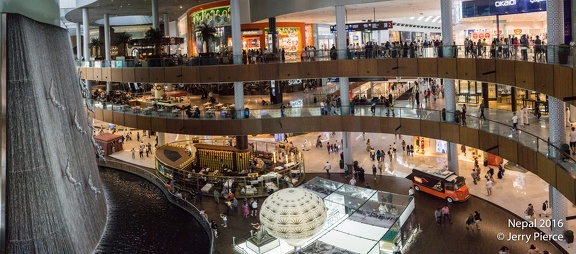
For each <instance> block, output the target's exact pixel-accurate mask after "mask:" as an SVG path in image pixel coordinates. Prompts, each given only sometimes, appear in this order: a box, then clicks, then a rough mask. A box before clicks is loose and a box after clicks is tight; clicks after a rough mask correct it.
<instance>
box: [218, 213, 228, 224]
mask: <svg viewBox="0 0 576 254" xmlns="http://www.w3.org/2000/svg"><path fill="white" fill-rule="evenodd" d="M220 218H222V227H228V216H227V215H226V214H223V213H221V214H220Z"/></svg>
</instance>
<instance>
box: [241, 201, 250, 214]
mask: <svg viewBox="0 0 576 254" xmlns="http://www.w3.org/2000/svg"><path fill="white" fill-rule="evenodd" d="M248 214H250V209H249V208H248V201H246V198H244V201H242V215H244V218H248Z"/></svg>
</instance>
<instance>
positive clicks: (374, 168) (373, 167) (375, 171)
mask: <svg viewBox="0 0 576 254" xmlns="http://www.w3.org/2000/svg"><path fill="white" fill-rule="evenodd" d="M376 173H377V170H376V164H372V175H374V180H376Z"/></svg>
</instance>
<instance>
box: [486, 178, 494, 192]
mask: <svg viewBox="0 0 576 254" xmlns="http://www.w3.org/2000/svg"><path fill="white" fill-rule="evenodd" d="M493 185H494V182H492V179H490V178H488V181H486V193H487V194H488V196H491V195H492V186H493Z"/></svg>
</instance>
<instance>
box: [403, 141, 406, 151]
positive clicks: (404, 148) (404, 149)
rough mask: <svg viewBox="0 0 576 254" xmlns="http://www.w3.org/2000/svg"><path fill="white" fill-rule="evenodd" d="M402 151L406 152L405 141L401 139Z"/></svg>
mask: <svg viewBox="0 0 576 254" xmlns="http://www.w3.org/2000/svg"><path fill="white" fill-rule="evenodd" d="M402 152H406V141H404V139H402Z"/></svg>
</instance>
